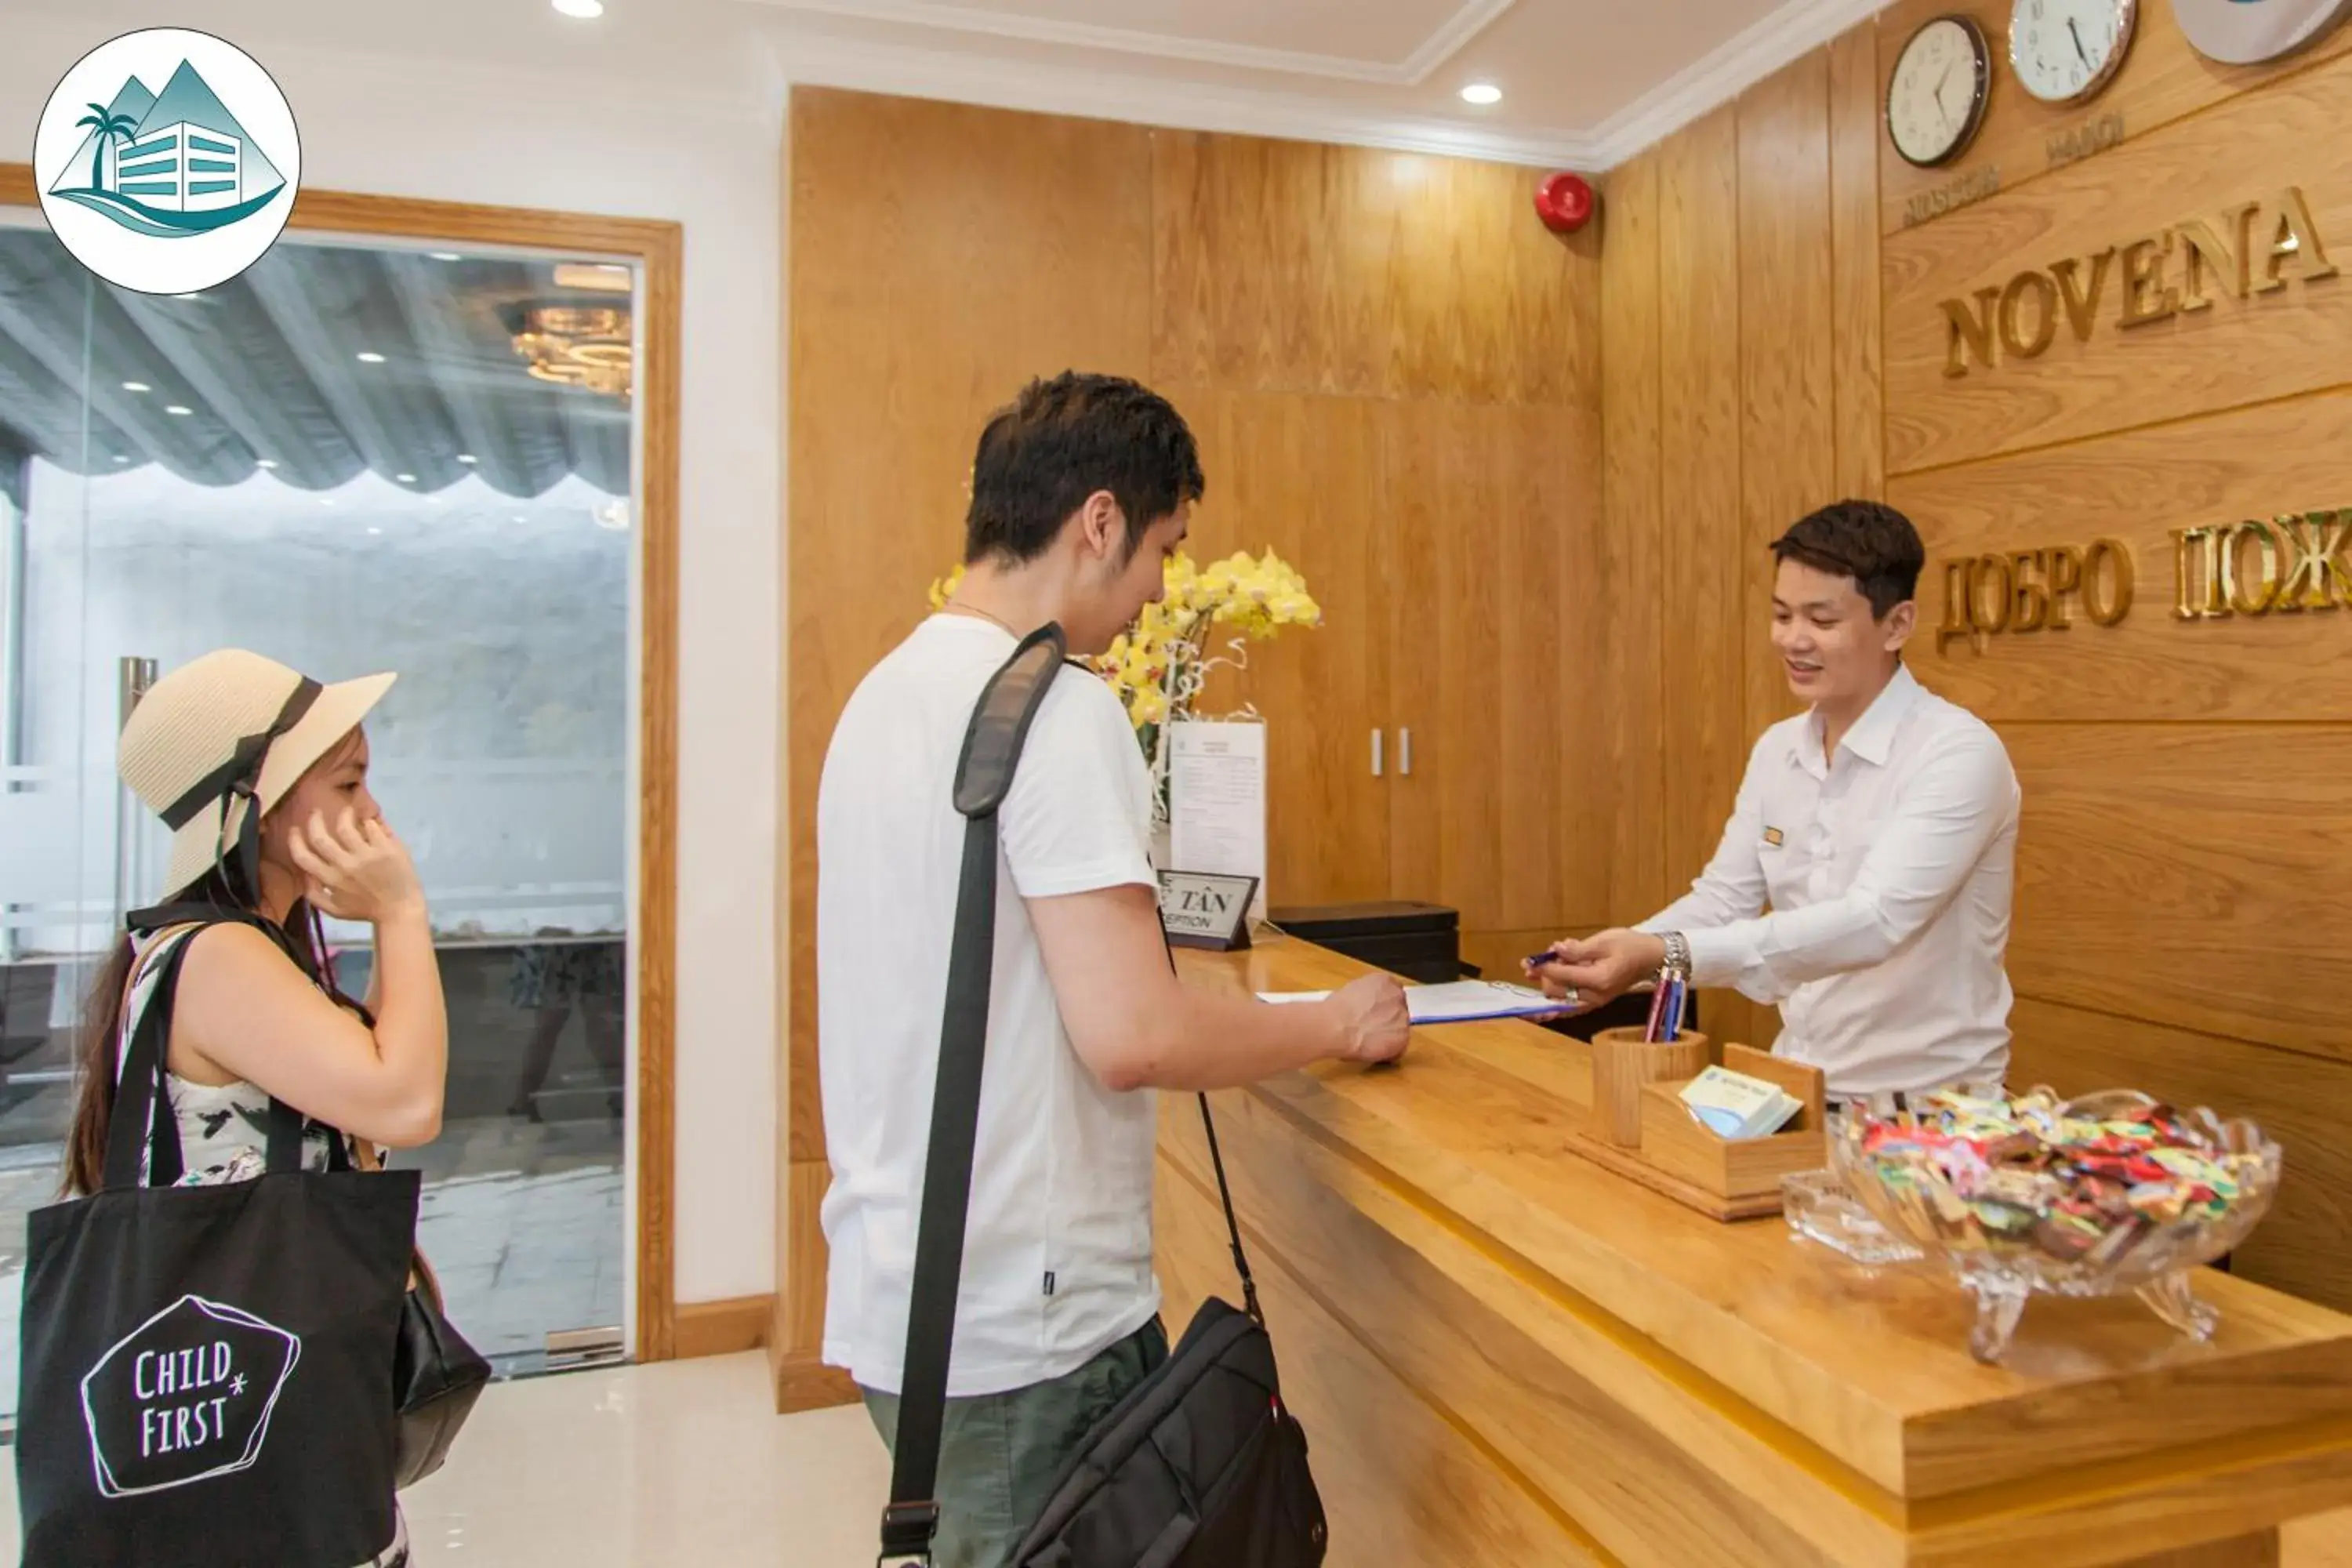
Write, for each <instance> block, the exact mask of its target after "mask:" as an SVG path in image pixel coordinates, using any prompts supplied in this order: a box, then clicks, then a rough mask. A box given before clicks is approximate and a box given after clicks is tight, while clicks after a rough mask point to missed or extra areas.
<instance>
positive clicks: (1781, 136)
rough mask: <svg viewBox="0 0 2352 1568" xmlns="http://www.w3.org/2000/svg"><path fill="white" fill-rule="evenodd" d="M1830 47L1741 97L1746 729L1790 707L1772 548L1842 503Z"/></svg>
mask: <svg viewBox="0 0 2352 1568" xmlns="http://www.w3.org/2000/svg"><path fill="white" fill-rule="evenodd" d="M1829 92H1830V83H1829V55H1828V52H1827V51H1826V50H1821V49H1816V50H1814V51H1813V52H1812V53H1811V54H1808V55H1805V56H1803V57H1801V58H1799V59H1798V60H1797V61H1796V62H1795V63H1794V64H1792V65H1790V66H1788V67H1786V68H1782V69H1781V70H1780V71H1779V72H1777V73H1775V74H1774V75H1773V76H1771V77H1769V78H1768V79H1765V80H1764V81H1762V82H1759V84H1757V85H1756V86H1755V87H1752V88H1750V89H1748V91H1747V92H1745V93H1743V94H1741V95H1740V99H1739V387H1740V411H1741V425H1740V458H1739V480H1740V493H1741V501H1742V504H1741V516H1742V518H1743V527H1742V529H1741V533H1740V538H1739V542H1738V552H1739V563H1740V570H1741V574H1742V576H1741V580H1742V582H1743V584H1745V586H1746V597H1745V600H1744V605H1745V613H1744V616H1743V619H1742V623H1741V629H1742V634H1743V638H1744V643H1743V647H1744V650H1745V655H1746V657H1745V658H1744V661H1743V668H1745V669H1746V671H1747V704H1748V706H1747V719H1748V727H1747V728H1748V735H1749V736H1750V737H1753V736H1755V735H1757V734H1759V733H1761V732H1762V731H1763V730H1764V728H1765V726H1767V725H1768V724H1769V723H1771V722H1772V721H1775V720H1777V719H1780V718H1782V717H1785V716H1786V715H1787V714H1789V713H1790V712H1793V711H1795V710H1796V708H1797V706H1798V704H1797V703H1796V701H1795V700H1794V699H1793V698H1792V697H1791V696H1790V692H1789V685H1788V680H1787V679H1786V677H1785V676H1784V675H1783V673H1782V671H1781V668H1780V659H1779V658H1777V657H1775V656H1774V654H1773V651H1772V648H1771V646H1770V644H1769V642H1768V641H1767V640H1766V637H1765V632H1766V628H1768V627H1769V626H1770V625H1771V613H1772V570H1773V563H1772V559H1771V556H1770V554H1769V550H1768V548H1767V547H1768V546H1769V544H1770V543H1771V542H1772V541H1773V540H1774V539H1776V538H1778V537H1779V536H1780V534H1781V533H1782V532H1783V531H1786V530H1787V528H1788V526H1789V525H1790V523H1792V522H1794V521H1796V520H1797V519H1798V518H1800V517H1801V516H1803V515H1804V514H1805V513H1806V512H1809V511H1811V510H1813V509H1814V508H1816V507H1819V506H1822V505H1823V504H1824V503H1826V502H1828V501H1832V500H1836V499H1837V495H1836V489H1837V473H1836V460H1835V457H1836V451H1837V436H1836V412H1837V410H1836V395H1835V392H1834V390H1833V388H1832V384H1831V377H1832V363H1833V362H1832V337H1833V333H1834V318H1835V314H1836V312H1835V311H1834V310H1833V309H1832V290H1833V289H1834V287H1835V278H1834V274H1833V271H1832V266H1831V253H1832V243H1831V234H1832V223H1831V203H1830V122H1829Z"/></svg>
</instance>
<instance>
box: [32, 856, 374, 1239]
mask: <svg viewBox="0 0 2352 1568" xmlns="http://www.w3.org/2000/svg"><path fill="white" fill-rule="evenodd" d="M243 880H244V879H243V878H241V877H233V876H231V875H230V874H229V873H228V872H227V871H226V870H225V869H223V868H221V867H219V866H215V867H214V868H212V870H211V871H209V872H207V873H206V874H205V879H203V880H202V881H200V882H198V883H196V884H195V885H194V887H192V888H189V889H187V890H186V891H185V892H184V893H182V894H181V895H180V896H179V897H178V898H176V899H174V900H172V901H173V903H175V904H210V905H211V906H213V907H214V908H215V909H219V910H241V911H243V912H245V913H247V914H250V915H253V916H256V917H257V918H258V919H259V920H260V921H261V922H262V924H263V926H264V927H265V928H266V929H267V930H268V932H269V934H270V935H271V937H273V938H274V939H275V940H276V941H277V942H278V946H279V947H280V948H281V949H283V950H284V951H285V953H286V956H287V957H288V958H289V959H291V960H293V962H294V964H295V967H297V968H299V970H301V972H302V973H303V974H305V975H306V976H308V977H309V978H310V981H311V982H312V983H313V984H317V985H319V986H320V987H321V988H322V989H324V990H325V991H326V993H327V994H328V995H329V996H330V997H331V998H332V999H333V1000H334V1001H335V1002H336V1003H337V1004H338V1005H341V1006H344V1007H348V1008H350V1009H352V1011H353V1012H356V1013H362V1014H364V1012H365V1009H363V1008H362V1007H361V1006H360V1005H359V1004H358V1003H356V1002H354V1001H353V1000H352V998H350V997H348V996H346V995H344V994H342V992H341V990H340V989H338V988H337V986H336V984H335V978H334V974H333V973H332V972H331V970H330V969H329V968H328V965H327V931H326V927H325V925H324V923H323V922H321V921H320V919H319V912H318V911H317V910H314V909H312V908H311V907H310V901H309V900H300V899H298V900H295V903H294V907H293V908H292V909H290V910H287V911H286V921H285V923H284V924H282V925H280V924H279V923H278V922H277V921H272V920H270V919H269V917H268V916H267V915H264V914H262V913H261V910H260V900H259V898H258V897H257V896H255V897H248V896H247V895H246V894H245V892H244V891H243V890H242V888H241V884H242V882H243ZM137 955H138V949H137V947H136V946H134V945H133V943H132V942H131V938H130V936H129V935H128V934H125V935H124V936H123V938H122V940H121V941H120V942H116V943H115V944H114V952H112V954H110V956H109V957H108V959H107V961H106V963H104V964H103V965H102V966H101V967H100V970H99V973H98V979H97V981H96V982H95V983H93V984H92V985H91V987H90V991H89V997H88V998H87V999H86V1000H85V1001H84V1002H83V1004H82V1010H81V1019H82V1022H81V1043H80V1048H79V1051H78V1052H77V1057H78V1059H79V1065H80V1068H81V1088H80V1091H79V1095H78V1097H77V1098H76V1100H75V1101H74V1118H73V1131H71V1133H69V1134H68V1137H67V1140H66V1169H65V1191H66V1194H67V1195H68V1196H87V1195H88V1194H91V1193H94V1192H96V1191H98V1190H99V1188H100V1187H101V1186H103V1185H105V1184H106V1134H107V1130H108V1128H109V1127H110V1126H111V1125H112V1123H113V1121H114V1080H115V1076H116V1074H117V1073H118V1072H119V1071H120V1070H121V1067H120V1061H119V1058H118V1051H119V1049H120V1046H121V1037H122V1004H123V1001H124V999H125V998H124V996H123V992H124V989H125V988H126V987H127V986H128V985H129V984H130V983H131V965H132V963H134V962H136V959H137Z"/></svg>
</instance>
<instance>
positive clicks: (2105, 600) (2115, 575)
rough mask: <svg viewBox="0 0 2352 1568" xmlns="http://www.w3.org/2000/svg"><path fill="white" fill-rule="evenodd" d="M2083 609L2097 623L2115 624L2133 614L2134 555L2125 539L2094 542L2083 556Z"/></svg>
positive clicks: (2102, 624) (2103, 624)
mask: <svg viewBox="0 0 2352 1568" xmlns="http://www.w3.org/2000/svg"><path fill="white" fill-rule="evenodd" d="M2103 582H2104V583H2105V589H2104V590H2102V587H2101V584H2102V583H2103ZM2083 584H2084V594H2083V608H2084V611H2085V612H2087V613H2088V614H2089V616H2090V617H2091V619H2092V621H2093V622H2095V624H2097V625H2099V626H2114V625H2115V624H2116V622H2118V621H2120V620H2122V619H2123V618H2124V617H2125V616H2127V615H2129V614H2130V613H2131V607H2132V594H2133V592H2134V584H2133V582H2132V555H2131V551H2130V550H2129V549H2128V548H2126V545H2125V544H2124V542H2123V541H2122V540H2120V539H2101V540H2097V541H2095V542H2093V543H2092V545H2091V548H2090V551H2089V552H2088V553H2087V554H2085V555H2084V557H2083Z"/></svg>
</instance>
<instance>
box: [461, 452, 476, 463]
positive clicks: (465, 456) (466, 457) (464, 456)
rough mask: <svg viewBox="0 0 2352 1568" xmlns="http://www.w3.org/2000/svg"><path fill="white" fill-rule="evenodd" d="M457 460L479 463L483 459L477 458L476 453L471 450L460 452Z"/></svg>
mask: <svg viewBox="0 0 2352 1568" xmlns="http://www.w3.org/2000/svg"><path fill="white" fill-rule="evenodd" d="M457 460H458V461H459V462H461V463H478V462H480V461H481V459H480V458H477V457H476V456H474V454H473V453H471V452H460V453H458V454H457Z"/></svg>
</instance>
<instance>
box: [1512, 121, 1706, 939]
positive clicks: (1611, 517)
mask: <svg viewBox="0 0 2352 1568" xmlns="http://www.w3.org/2000/svg"><path fill="white" fill-rule="evenodd" d="M1660 164H1661V157H1660V154H1659V153H1658V152H1657V151H1656V150H1654V149H1653V150H1652V151H1649V152H1646V153H1641V154H1639V155H1638V156H1636V157H1634V158H1633V159H1632V160H1630V161H1629V162H1627V163H1621V164H1619V165H1618V166H1617V167H1616V168H1615V169H1614V170H1612V171H1611V173H1610V176H1609V180H1608V183H1607V189H1606V193H1605V195H1604V198H1603V200H1604V204H1605V205H1603V207H1602V217H1601V223H1602V225H1603V230H1604V233H1603V238H1604V244H1603V246H1602V248H1601V433H1602V445H1603V451H1604V462H1603V467H1602V517H1603V523H1602V526H1601V536H1600V542H1599V548H1598V549H1597V550H1596V551H1595V552H1594V553H1593V555H1592V557H1591V560H1592V562H1593V563H1594V565H1595V567H1596V569H1597V574H1598V577H1599V580H1600V581H1599V584H1598V591H1597V592H1595V593H1593V594H1591V595H1590V596H1586V597H1583V598H1580V599H1572V600H1571V601H1570V604H1569V605H1568V606H1567V611H1568V613H1569V614H1570V615H1583V616H1590V617H1592V618H1593V619H1595V620H1600V621H1603V622H1604V629H1605V634H1606V635H1605V636H1603V637H1602V638H1601V645H1600V647H1599V650H1598V655H1599V657H1598V661H1597V663H1596V665H1595V666H1594V667H1593V668H1594V671H1595V677H1596V678H1595V679H1586V678H1585V677H1584V676H1583V675H1582V673H1581V672H1576V673H1573V674H1572V675H1571V679H1570V682H1569V687H1568V689H1570V690H1579V689H1591V690H1594V691H1596V692H1597V693H1598V696H1599V700H1600V704H1601V712H1600V719H1601V734H1600V736H1599V739H1598V743H1597V744H1593V745H1589V746H1581V747H1577V748H1575V749H1574V752H1573V753H1572V757H1571V766H1570V775H1569V777H1570V788H1571V790H1572V791H1573V795H1572V798H1571V799H1570V800H1569V801H1568V802H1566V803H1565V804H1566V805H1567V806H1568V807H1569V808H1570V809H1573V810H1575V811H1577V812H1578V813H1579V814H1580V816H1585V815H1588V814H1590V815H1591V816H1598V817H1599V818H1600V819H1601V820H1600V821H1599V823H1597V824H1596V826H1599V827H1600V829H1601V832H1603V833H1605V835H1606V840H1605V847H1604V851H1603V853H1604V855H1605V861H1604V864H1603V866H1602V868H1601V873H1600V889H1601V899H1600V902H1601V921H1603V922H1605V923H1610V924H1624V923H1627V922H1630V921H1638V920H1642V919H1644V918H1646V917H1647V916H1649V915H1650V914H1651V913H1652V912H1653V911H1654V910H1658V909H1661V908H1663V907H1664V905H1665V903H1666V902H1667V901H1668V898H1669V895H1668V891H1667V889H1668V884H1669V877H1670V868H1669V866H1668V863H1667V837H1668V835H1667V825H1668V813H1667V802H1666V800H1665V798H1664V794H1665V777H1666V772H1667V769H1668V768H1669V766H1671V765H1672V764H1671V763H1670V762H1669V760H1668V759H1667V757H1666V756H1665V749H1666V732H1667V724H1666V715H1665V712H1664V696H1665V691H1666V687H1665V683H1664V679H1662V676H1663V665H1662V660H1663V659H1664V654H1665V641H1666V639H1665V637H1664V630H1665V622H1666V618H1667V615H1668V608H1667V605H1668V598H1667V593H1666V548H1665V539H1666V531H1667V520H1666V516H1665V510H1664V486H1665V474H1664V468H1665V464H1664V448H1663V447H1662V444H1661V443H1662V431H1661V428H1660V425H1661V421H1662V419H1663V418H1664V407H1663V406H1662V401H1661V396H1660V383H1661V380H1662V376H1661V366H1660V363H1659V334H1660V332H1661V331H1662V330H1663V321H1664V316H1665V315H1666V314H1667V313H1668V310H1669V306H1668V302H1667V300H1666V299H1665V296H1664V289H1663V288H1662V286H1661V283H1660V279H1659V275H1658V268H1659V255H1658V243H1659V219H1660V190H1659V186H1660ZM1672 309H1673V310H1675V311H1679V310H1681V309H1682V301H1680V300H1675V301H1674V302H1673V305H1672ZM1604 618H1605V619H1604ZM1673 874H1675V875H1679V874H1681V873H1680V868H1673ZM1527 951H1528V952H1534V951H1535V949H1534V948H1529V949H1528V950H1527ZM1522 956H1524V955H1522Z"/></svg>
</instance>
